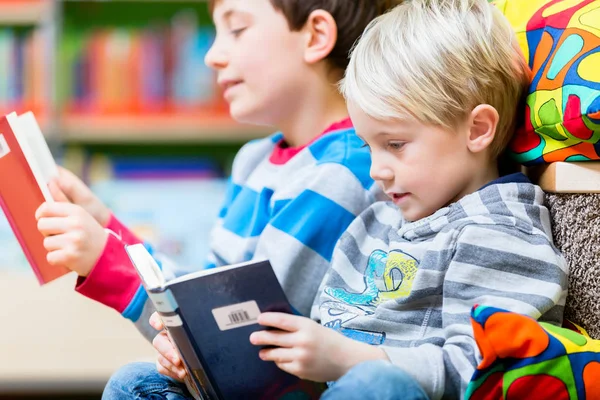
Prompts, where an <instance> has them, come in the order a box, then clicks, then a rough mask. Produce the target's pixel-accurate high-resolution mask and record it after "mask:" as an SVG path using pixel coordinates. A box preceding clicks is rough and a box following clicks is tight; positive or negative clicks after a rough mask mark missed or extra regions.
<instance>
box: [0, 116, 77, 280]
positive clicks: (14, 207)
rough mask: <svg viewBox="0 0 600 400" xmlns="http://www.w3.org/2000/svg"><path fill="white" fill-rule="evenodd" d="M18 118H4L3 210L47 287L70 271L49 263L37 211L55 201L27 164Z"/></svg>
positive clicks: (0, 151)
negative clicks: (39, 227) (47, 202)
mask: <svg viewBox="0 0 600 400" xmlns="http://www.w3.org/2000/svg"><path fill="white" fill-rule="evenodd" d="M18 118H19V117H17V115H16V114H15V113H12V114H9V115H7V116H3V117H1V118H0V207H2V210H3V211H4V214H5V215H6V217H7V219H8V222H9V223H10V226H11V228H12V230H13V232H14V234H15V236H16V238H17V240H18V241H19V244H20V245H21V247H22V249H23V252H24V253H25V256H26V257H27V260H28V261H29V264H30V265H31V268H32V269H33V271H34V273H35V275H36V277H37V278H38V281H39V282H40V284H44V283H47V282H50V281H52V280H54V279H56V278H58V277H60V276H63V275H65V274H66V273H68V272H69V271H68V270H67V269H63V268H57V267H53V266H51V265H50V264H48V262H47V260H46V254H47V251H46V249H45V248H44V245H43V242H44V236H43V235H42V234H41V233H40V232H39V231H38V229H37V221H36V219H35V211H36V210H37V209H38V208H39V206H40V205H42V203H44V202H45V201H46V200H47V199H48V200H51V198H50V194H49V191H48V190H47V189H46V188H47V187H46V186H45V185H46V183H45V182H43V179H42V177H41V176H36V175H35V174H34V171H33V169H32V168H31V166H30V165H29V163H28V162H27V158H26V155H25V154H26V153H25V152H24V146H25V144H24V142H25V140H24V139H22V138H23V137H24V136H20V134H21V133H22V132H19V120H18ZM22 146H23V147H22ZM27 151H28V150H27ZM42 185H44V191H45V192H46V193H43V191H42V188H41V187H42Z"/></svg>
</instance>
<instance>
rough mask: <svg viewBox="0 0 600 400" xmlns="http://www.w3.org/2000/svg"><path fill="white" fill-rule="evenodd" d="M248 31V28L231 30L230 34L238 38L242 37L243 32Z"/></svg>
mask: <svg viewBox="0 0 600 400" xmlns="http://www.w3.org/2000/svg"><path fill="white" fill-rule="evenodd" d="M245 30H246V28H245V27H244V28H238V29H231V30H230V31H229V33H231V34H232V35H233V36H235V37H238V36H240V35H241V33H242V32H244V31H245Z"/></svg>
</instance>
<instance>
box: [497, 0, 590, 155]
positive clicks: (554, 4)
mask: <svg viewBox="0 0 600 400" xmlns="http://www.w3.org/2000/svg"><path fill="white" fill-rule="evenodd" d="M492 2H493V3H494V4H496V6H497V7H498V8H499V9H500V10H501V11H502V12H503V13H504V15H505V16H506V17H507V19H508V20H509V21H510V22H511V24H512V26H513V28H514V29H515V31H516V32H517V37H518V40H519V44H520V45H521V48H522V49H523V52H524V54H525V57H526V58H527V59H528V60H529V66H530V67H531V69H532V82H531V87H530V89H529V94H528V96H527V106H526V115H525V118H524V120H525V123H524V126H522V127H521V129H519V131H518V132H517V134H516V137H515V140H514V141H513V143H512V144H511V153H512V155H513V156H514V157H515V158H516V160H518V161H519V162H521V163H523V164H538V163H543V162H554V161H584V160H598V159H600V142H599V139H600V67H599V65H600V1H598V0H495V1H492Z"/></svg>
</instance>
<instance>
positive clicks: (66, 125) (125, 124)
mask: <svg viewBox="0 0 600 400" xmlns="http://www.w3.org/2000/svg"><path fill="white" fill-rule="evenodd" d="M58 131H59V132H60V133H59V136H60V138H61V139H62V140H64V141H66V142H78V143H84V144H85V143H90V144H93V143H172V142H196V143H198V142H215V143H217V142H225V143H228V142H229V143H230V142H245V141H248V140H252V139H257V138H261V137H264V136H266V135H268V134H269V133H270V130H269V129H268V128H266V127H256V126H248V125H239V124H236V123H235V122H233V121H232V120H231V119H229V118H227V117H193V116H192V117H188V116H164V117H163V116H159V117H155V116H140V117H86V116H67V117H64V118H63V119H62V121H61V122H60V123H59V126H58Z"/></svg>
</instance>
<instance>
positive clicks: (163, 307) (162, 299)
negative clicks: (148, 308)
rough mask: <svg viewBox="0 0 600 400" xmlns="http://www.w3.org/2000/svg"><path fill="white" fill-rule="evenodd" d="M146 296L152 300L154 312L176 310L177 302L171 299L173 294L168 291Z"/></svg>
mask: <svg viewBox="0 0 600 400" xmlns="http://www.w3.org/2000/svg"><path fill="white" fill-rule="evenodd" d="M148 296H149V297H150V298H151V299H152V303H154V307H156V311H160V312H175V310H177V302H176V301H175V299H174V298H173V294H172V293H171V291H170V290H165V291H164V292H159V293H154V292H151V293H148Z"/></svg>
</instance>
